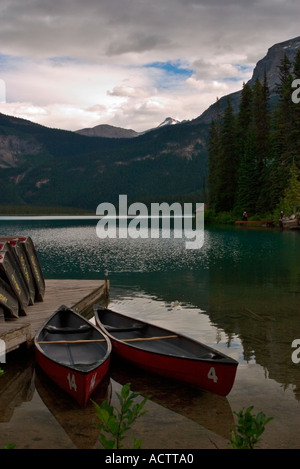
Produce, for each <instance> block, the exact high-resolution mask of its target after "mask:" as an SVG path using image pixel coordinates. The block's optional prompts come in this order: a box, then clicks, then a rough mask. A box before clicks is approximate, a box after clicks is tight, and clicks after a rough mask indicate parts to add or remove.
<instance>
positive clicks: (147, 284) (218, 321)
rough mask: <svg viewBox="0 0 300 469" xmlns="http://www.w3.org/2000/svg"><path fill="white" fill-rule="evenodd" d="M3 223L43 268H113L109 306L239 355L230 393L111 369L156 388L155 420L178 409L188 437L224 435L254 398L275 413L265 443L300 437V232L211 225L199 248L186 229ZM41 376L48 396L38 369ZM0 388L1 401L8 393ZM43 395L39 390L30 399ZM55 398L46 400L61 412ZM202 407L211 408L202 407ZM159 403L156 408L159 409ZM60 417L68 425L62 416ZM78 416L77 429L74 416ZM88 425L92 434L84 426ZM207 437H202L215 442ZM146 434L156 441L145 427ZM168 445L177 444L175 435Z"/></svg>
mask: <svg viewBox="0 0 300 469" xmlns="http://www.w3.org/2000/svg"><path fill="white" fill-rule="evenodd" d="M1 233H2V234H3V235H7V234H18V235H22V234H24V235H28V236H31V237H32V239H33V240H34V243H35V246H36V248H37V251H38V254H39V258H40V260H41V264H42V268H43V271H44V274H45V277H46V278H84V279H89V278H91V279H97V278H99V279H103V277H104V270H106V269H107V270H108V271H109V278H110V282H111V291H110V307H112V308H115V309H116V310H118V311H120V312H124V313H126V314H130V315H132V316H135V317H140V318H141V319H146V320H148V321H150V322H154V323H157V324H159V325H162V326H164V327H167V328H169V329H170V328H172V329H174V330H178V331H181V332H184V333H186V334H189V335H191V336H193V337H195V338H197V339H199V340H201V341H202V342H205V343H207V344H208V345H210V346H212V347H214V348H218V349H220V350H221V351H222V352H224V353H226V354H227V355H230V356H232V357H233V358H235V359H237V360H238V361H239V367H238V372H237V378H236V382H235V385H234V388H233V390H232V391H231V393H230V394H229V396H227V399H226V403H225V402H222V403H221V402H220V401H218V402H215V401H213V399H215V397H212V396H210V395H209V399H208V396H207V395H206V394H201V393H198V394H193V392H192V391H191V390H189V391H188V392H187V391H186V388H185V389H184V390H180V389H179V387H178V386H177V387H175V388H172V389H173V390H172V391H170V390H169V388H168V383H163V381H162V380H159V379H158V380H157V379H156V378H155V380H154V381H153V380H152V379H151V382H150V381H149V380H148V377H147V376H142V375H141V374H138V376H137V375H136V374H134V373H132V370H130V371H129V370H127V372H126V373H125V376H124V372H123V371H124V369H125V368H124V369H123V368H122V369H121V370H120V369H119V370H117V368H114V369H113V371H112V375H111V377H110V380H111V381H110V382H111V386H112V390H114V388H118V386H121V384H122V383H123V381H124V380H125V381H126V377H127V376H130V379H131V380H132V382H133V383H134V385H135V386H136V387H137V389H136V390H137V391H138V392H141V394H143V393H144V392H145V393H148V392H149V393H150V395H153V401H151V405H152V406H153V407H151V409H152V411H151V412H152V413H151V419H152V420H151V421H152V422H153V423H154V422H156V419H159V418H160V419H165V420H164V422H165V425H168V423H167V422H168V419H170V420H169V424H170V425H174V424H175V421H176V425H177V424H178V425H179V422H178V421H177V420H176V418H180V419H183V420H184V422H185V423H184V426H185V428H186V427H188V428H193V432H192V433H193V434H195V435H197V437H195V438H194V439H193V438H192V437H191V438H192V439H189V442H188V443H185V445H186V447H192V446H187V445H190V444H195V445H196V444H197V443H196V439H197V438H200V439H201V438H202V437H201V436H199V435H200V433H201V432H200V430H201V431H203V429H206V430H205V431H207V432H212V433H213V435H217V436H218V437H220V438H224V439H225V440H226V439H227V438H228V431H229V428H230V426H232V415H233V411H239V410H240V409H241V408H242V407H245V406H248V405H254V407H255V408H256V409H257V410H263V411H264V412H265V413H266V414H267V415H268V416H273V417H274V421H272V423H270V424H269V425H268V426H269V428H267V429H266V432H265V436H264V442H263V443H262V445H265V447H280V448H281V447H282V448H288V447H293V448H299V447H300V437H299V436H298V427H299V417H298V415H299V414H298V412H299V398H300V373H299V370H300V364H299V365H297V364H294V363H292V360H291V354H292V351H293V350H292V348H291V344H292V341H293V340H294V339H296V338H300V317H299V302H300V263H299V253H300V233H298V232H280V231H277V230H260V229H258V230H252V229H249V230H247V229H240V228H238V229H235V228H226V229H224V228H222V229H221V228H210V229H206V230H205V243H204V246H203V247H202V249H200V250H186V249H185V243H184V240H183V239H169V240H168V239H156V240H151V239H135V240H133V239H114V240H113V239H104V240H100V239H99V238H97V236H96V223H94V222H93V221H92V222H91V221H89V222H88V221H68V222H67V221H63V220H59V221H53V220H51V221H46V220H43V221H31V222H30V223H29V222H5V223H4V222H2V223H1ZM0 327H1V326H0ZM121 372H122V373H121ZM35 383H36V387H37V389H38V390H39V394H38V395H39V396H40V398H41V399H42V400H43V402H44V403H45V397H44V396H43V397H41V394H40V389H41V386H40V378H39V377H38V379H36V380H35ZM37 383H39V384H38V385H37ZM0 386H1V382H0ZM173 386H174V385H173ZM27 388H28V386H27ZM29 388H30V386H29ZM24 389H25V388H24ZM0 390H1V396H0V411H1V408H2V407H1V403H2V402H3V401H2V396H4V393H3V394H2V390H3V388H1V387H0ZM27 395H28V394H27ZM167 396H168V397H167ZM3 399H4V398H3ZM36 399H37V398H36V394H35V397H34V398H33V401H34V400H36ZM51 399H52V398H51V397H50V400H49V399H48V401H47V404H45V405H46V406H47V407H49V410H50V412H51V414H52V415H55V419H56V418H57V413H54V411H53V409H51V405H50V404H49V402H51ZM207 399H208V400H207ZM4 402H6V401H4ZM24 402H25V399H24ZM62 402H64V401H62ZM225 404H226V405H225ZM34 405H35V406H36V405H37V404H36V402H35V404H34ZM39 405H41V404H39ZM5 406H6V404H5V405H4V407H5ZM65 406H66V408H68V405H67V404H66V403H63V404H62V406H61V407H62V408H64V407H65ZM157 406H158V407H157ZM161 407H163V408H164V409H165V410H164V411H163V412H162V411H161ZM158 408H159V409H160V410H159V411H158ZM204 409H214V410H212V411H211V413H210V412H206V413H205V412H204ZM15 412H16V411H15ZM156 412H157V413H158V412H159V416H158V414H157V416H156V417H155V415H156V414H155V413H156ZM170 412H171V414H170ZM174 412H175V414H176V416H177V417H175V416H174ZM170 415H172V418H171V417H170ZM149 418H150V417H149ZM58 420H59V419H58ZM70 421H71V420H70ZM1 422H3V420H2V421H1ZM1 422H0V428H1V426H2V423H1ZM74 422H76V417H75V416H74ZM216 422H218V424H217V425H216ZM156 423H157V422H156ZM181 423H182V421H181ZM182 424H183V423H182ZM60 425H61V427H62V428H64V431H65V432H66V433H68V432H69V429H68V430H67V429H66V427H65V424H62V423H60ZM140 425H142V424H140ZM146 425H147V424H146ZM194 425H195V426H196V428H195V427H194ZM71 426H72V428H73V430H74V429H75V428H76V423H73V424H71ZM179 426H180V425H179ZM172 428H173V427H172ZM139 430H140V431H141V432H142V433H143V431H145V429H143V428H142V427H139ZM174 431H175V430H174ZM197 432H198V433H197ZM199 432H200V433H199ZM75 433H76V432H75ZM166 433H168V432H166V427H164V434H166ZM83 434H85V435H89V433H88V431H87V428H85V430H83ZM170 435H171V433H170ZM201 435H202V436H203V433H201ZM279 435H280V436H279ZM189 436H190V434H189ZM1 438H2V437H0V445H1V443H2V441H1ZM170 438H171V437H170ZM172 438H175V439H176V438H177V436H174V437H172ZM88 439H90V441H91V447H94V444H97V443H92V439H94V437H92V436H91V435H89V436H88ZM70 440H71V441H72V443H70V444H72V445H75V446H76V447H86V446H84V445H85V444H86V443H84V442H83V441H85V442H86V441H87V440H86V439H85V440H84V437H83V436H82V438H79V440H80V441H79V440H78V439H77V440H76V439H74V437H70ZM208 440H209V439H206V440H205V443H204V446H205V445H206V444H207V445H208V447H210V446H209V445H210V443H209V441H208ZM143 441H145V445H146V447H151V437H150V435H149V434H148V433H147V432H146V433H145V435H144V438H143ZM191 442H192V443H191ZM4 443H6V441H5V442H3V444H4ZM63 444H65V443H63ZM153 444H154V443H153ZM161 444H163V443H161ZM178 444H179V443H178ZM218 444H219V445H222V444H224V442H223V443H222V442H220V441H218ZM166 445H167V443H166ZM170 445H171V446H170ZM152 447H153V446H152ZM165 447H172V443H171V440H170V441H169V446H165ZM179 447H180V446H179ZM195 447H197V446H195Z"/></svg>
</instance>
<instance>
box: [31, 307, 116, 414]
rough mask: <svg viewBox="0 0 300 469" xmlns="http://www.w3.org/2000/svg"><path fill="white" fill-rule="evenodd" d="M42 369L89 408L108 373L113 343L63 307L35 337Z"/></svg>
mask: <svg viewBox="0 0 300 469" xmlns="http://www.w3.org/2000/svg"><path fill="white" fill-rule="evenodd" d="M34 342H35V356H36V362H37V364H38V365H39V366H40V368H41V369H42V370H43V371H44V372H45V373H46V374H47V375H48V376H49V378H51V379H52V381H54V382H55V383H56V384H57V385H58V386H59V387H60V388H62V389H63V390H64V391H66V392H67V393H68V394H69V395H70V396H72V397H73V398H74V399H75V400H76V401H77V402H78V404H79V405H81V406H85V405H86V404H87V402H88V400H89V398H90V396H91V394H92V393H93V391H94V390H95V389H96V387H97V386H98V385H99V384H100V383H101V381H102V380H103V378H104V376H105V375H106V373H107V372H108V369H109V364H110V354H111V342H110V340H109V339H108V338H107V336H105V335H104V334H102V332H101V331H100V330H99V329H98V328H97V327H95V326H94V325H93V324H92V323H90V321H88V320H87V319H85V318H83V317H82V316H80V315H79V314H77V313H75V312H74V311H72V310H70V309H69V308H67V307H65V306H62V307H61V308H59V309H58V310H57V311H56V312H55V313H54V314H53V315H52V316H51V317H50V318H49V319H48V321H46V322H45V324H44V325H43V326H42V328H41V329H40V330H39V332H38V333H37V334H36V336H35V341H34Z"/></svg>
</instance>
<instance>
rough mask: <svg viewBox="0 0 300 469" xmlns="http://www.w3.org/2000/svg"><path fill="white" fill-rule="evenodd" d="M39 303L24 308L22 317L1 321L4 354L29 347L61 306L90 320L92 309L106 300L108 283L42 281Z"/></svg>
mask: <svg viewBox="0 0 300 469" xmlns="http://www.w3.org/2000/svg"><path fill="white" fill-rule="evenodd" d="M45 283H46V289H45V296H44V300H43V301H39V302H36V303H34V304H33V305H31V306H28V308H27V310H26V316H19V317H18V318H13V319H6V320H5V321H4V320H1V322H0V340H3V341H4V342H5V352H6V353H8V352H10V351H12V350H14V349H16V348H18V347H19V346H20V345H22V344H26V345H27V346H28V347H30V346H32V345H33V340H34V336H35V334H36V332H37V331H38V330H39V329H40V327H41V326H42V324H43V323H44V322H45V321H46V319H48V318H49V317H50V316H51V314H53V313H54V311H55V310H56V309H57V308H59V307H60V306H61V305H66V306H68V307H72V309H74V311H76V312H78V313H79V314H82V315H84V316H86V317H89V316H90V317H91V311H92V306H93V304H94V303H97V302H102V303H103V302H105V301H107V298H108V288H109V285H108V282H106V281H105V280H45Z"/></svg>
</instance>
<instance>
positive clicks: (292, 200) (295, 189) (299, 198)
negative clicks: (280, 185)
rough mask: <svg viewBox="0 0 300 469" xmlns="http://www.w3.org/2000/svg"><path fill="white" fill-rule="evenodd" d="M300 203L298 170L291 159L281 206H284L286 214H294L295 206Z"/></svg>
mask: <svg viewBox="0 0 300 469" xmlns="http://www.w3.org/2000/svg"><path fill="white" fill-rule="evenodd" d="M299 205H300V181H299V171H298V168H297V165H296V163H295V161H293V163H292V165H291V169H290V177H289V184H288V186H287V187H286V189H285V191H284V198H283V200H282V203H281V206H282V207H284V209H285V212H287V215H289V214H290V213H294V214H296V209H297V206H299Z"/></svg>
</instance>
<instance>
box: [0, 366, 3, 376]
mask: <svg viewBox="0 0 300 469" xmlns="http://www.w3.org/2000/svg"><path fill="white" fill-rule="evenodd" d="M2 375H4V370H2V368H0V376H2Z"/></svg>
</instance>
